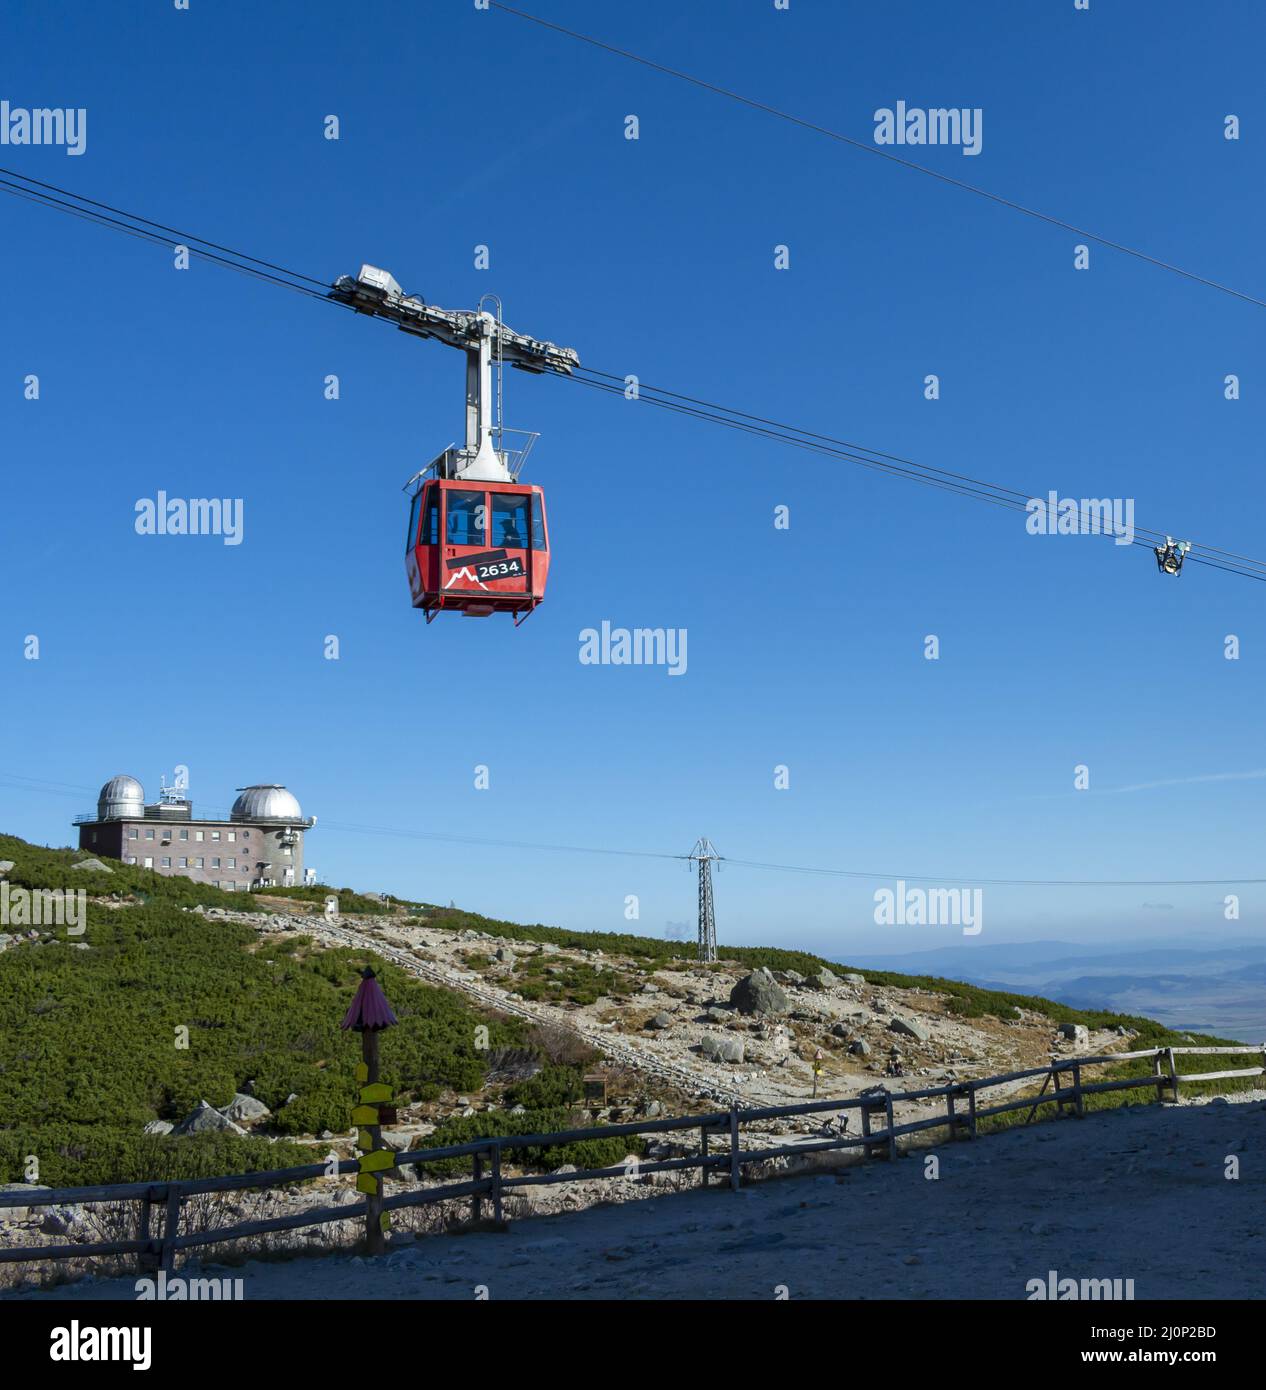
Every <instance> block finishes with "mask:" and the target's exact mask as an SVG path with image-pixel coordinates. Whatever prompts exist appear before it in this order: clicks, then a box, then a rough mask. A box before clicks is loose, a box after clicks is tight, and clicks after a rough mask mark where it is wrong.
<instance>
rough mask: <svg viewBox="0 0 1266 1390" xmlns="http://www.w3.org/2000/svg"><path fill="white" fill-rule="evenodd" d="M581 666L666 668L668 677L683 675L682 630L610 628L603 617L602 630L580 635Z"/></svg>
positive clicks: (683, 634) (684, 664) (590, 628)
mask: <svg viewBox="0 0 1266 1390" xmlns="http://www.w3.org/2000/svg"><path fill="white" fill-rule="evenodd" d="M580 664H581V665H582V666H666V667H667V668H668V674H669V675H670V676H684V675H685V674H686V629H685V628H684V627H668V628H664V627H635V628H631V629H630V628H627V627H612V626H611V624H610V623H609V622H608V621H607V620H606V619H605V618H604V619H603V621H602V626H601V628H594V627H586V628H582V629H581V632H580Z"/></svg>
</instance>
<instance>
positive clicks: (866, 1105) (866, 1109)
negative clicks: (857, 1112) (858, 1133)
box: [862, 1096, 874, 1158]
mask: <svg viewBox="0 0 1266 1390" xmlns="http://www.w3.org/2000/svg"><path fill="white" fill-rule="evenodd" d="M862 1138H863V1139H869V1138H870V1102H869V1101H868V1100H867V1099H866V1097H865V1096H863V1097H862ZM862 1157H863V1158H872V1157H874V1155H873V1154H872V1153H871V1151H870V1145H869V1144H863V1145H862Z"/></svg>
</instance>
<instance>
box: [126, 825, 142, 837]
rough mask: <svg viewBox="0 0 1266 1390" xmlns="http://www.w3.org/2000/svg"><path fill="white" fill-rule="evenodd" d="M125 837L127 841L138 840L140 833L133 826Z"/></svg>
mask: <svg viewBox="0 0 1266 1390" xmlns="http://www.w3.org/2000/svg"><path fill="white" fill-rule="evenodd" d="M127 837H128V839H129V840H137V839H139V838H140V831H139V830H137V829H136V827H135V826H133V827H132V829H131V830H129V831H128V833H127Z"/></svg>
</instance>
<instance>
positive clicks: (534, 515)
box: [492, 492, 545, 550]
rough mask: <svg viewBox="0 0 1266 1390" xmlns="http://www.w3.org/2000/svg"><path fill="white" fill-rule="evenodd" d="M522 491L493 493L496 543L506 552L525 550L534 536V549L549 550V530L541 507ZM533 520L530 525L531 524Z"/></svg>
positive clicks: (493, 521) (493, 536) (532, 545)
mask: <svg viewBox="0 0 1266 1390" xmlns="http://www.w3.org/2000/svg"><path fill="white" fill-rule="evenodd" d="M533 500H534V499H533V498H532V497H530V496H529V495H528V494H526V493H521V492H494V493H493V494H492V544H493V545H496V546H501V547H502V548H503V549H506V550H525V549H527V547H528V536H529V533H530V535H531V547H532V549H533V550H544V549H545V527H544V524H543V522H542V519H541V505H540V503H539V502H537V503H536V505H535V506H533V505H531V504H532V502H533ZM529 521H530V524H529Z"/></svg>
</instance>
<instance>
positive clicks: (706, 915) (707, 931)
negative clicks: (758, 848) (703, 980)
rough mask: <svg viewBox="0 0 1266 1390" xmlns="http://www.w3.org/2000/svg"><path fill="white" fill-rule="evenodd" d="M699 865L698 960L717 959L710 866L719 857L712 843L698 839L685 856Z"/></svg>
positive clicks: (715, 924)
mask: <svg viewBox="0 0 1266 1390" xmlns="http://www.w3.org/2000/svg"><path fill="white" fill-rule="evenodd" d="M686 857H687V858H688V859H691V860H693V861H694V862H695V863H697V864H698V865H699V959H700V960H716V958H717V923H716V916H715V915H714V913H713V910H712V865H713V863H714V861H716V860H719V859H720V858H721V856H720V855H719V854H718V853H717V852H716V850H715V848H714V847H713V844H712V841H711V840H709V839H707V838H706V837H700V839H698V840H696V841H695V847H694V849H693V850H691V852H690V854H689V855H687V856H686Z"/></svg>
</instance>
